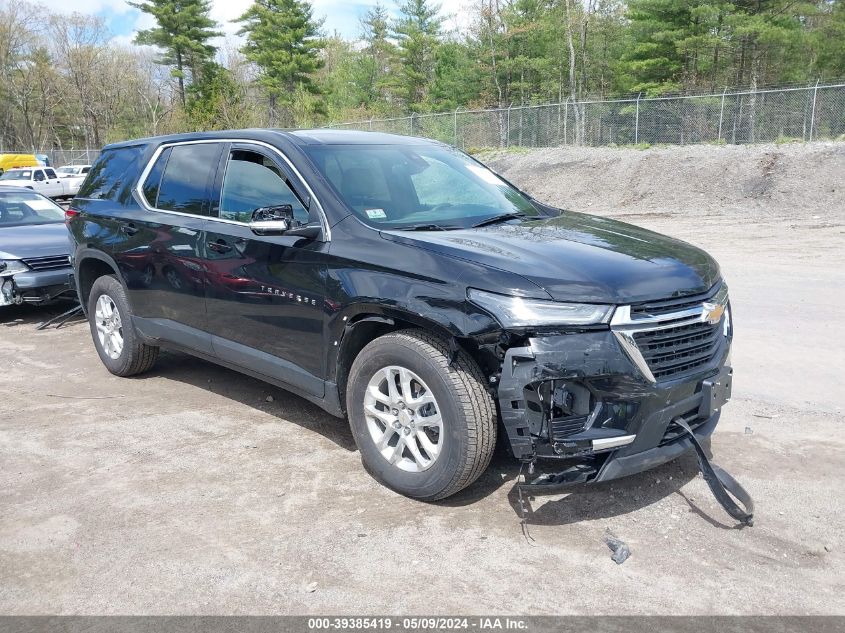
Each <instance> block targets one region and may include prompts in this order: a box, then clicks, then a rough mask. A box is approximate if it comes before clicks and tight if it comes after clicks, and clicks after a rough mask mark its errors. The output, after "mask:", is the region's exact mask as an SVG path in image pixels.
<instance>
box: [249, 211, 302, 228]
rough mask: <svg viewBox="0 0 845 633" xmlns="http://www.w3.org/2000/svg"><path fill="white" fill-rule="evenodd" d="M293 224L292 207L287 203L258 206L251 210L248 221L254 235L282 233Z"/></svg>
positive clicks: (293, 225) (294, 223)
mask: <svg viewBox="0 0 845 633" xmlns="http://www.w3.org/2000/svg"><path fill="white" fill-rule="evenodd" d="M295 226H296V220H294V217H293V207H292V206H291V205H289V204H280V205H277V206H272V207H260V208H258V209H256V210H255V211H253V212H252V219H251V220H250V223H249V228H250V229H252V232H253V233H255V234H256V235H282V234H284V233H287V232H288V231H289V230H290V229H291V228H293V227H295Z"/></svg>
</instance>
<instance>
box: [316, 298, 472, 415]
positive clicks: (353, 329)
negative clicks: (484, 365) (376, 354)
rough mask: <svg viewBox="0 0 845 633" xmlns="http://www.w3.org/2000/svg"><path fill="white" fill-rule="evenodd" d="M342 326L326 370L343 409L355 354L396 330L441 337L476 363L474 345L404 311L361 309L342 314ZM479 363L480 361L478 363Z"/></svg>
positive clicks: (449, 330)
mask: <svg viewBox="0 0 845 633" xmlns="http://www.w3.org/2000/svg"><path fill="white" fill-rule="evenodd" d="M344 319H345V321H344V327H343V330H342V331H341V333H340V335H339V339H338V338H335V341H336V343H335V342H334V341H333V342H332V343H331V345H330V349H332V350H335V349H336V350H337V352H336V353H335V355H334V357H333V358H331V359H330V360H329V362H330V365H329V370H330V372H332V376H331V377H332V378H333V382H334V383H335V384H336V385H337V391H338V397H339V401H340V403H341V406H342V407H343V408H344V411H345V408H346V386H347V382H348V379H349V371H350V369H351V368H352V363H353V362H355V358H357V356H358V354H359V353H360V352H361V350H362V349H364V347H366V346H367V345H368V344H369V343H371V342H372V341H374V340H375V339H377V338H379V337H380V336H384V335H385V334H389V333H390V332H398V331H400V330H408V329H418V330H423V331H425V332H428V333H429V334H432V335H434V336H437V337H438V338H440V339H442V340H443V341H444V342H445V343H446V344H447V345H448V346H449V348H450V349H451V350H454V352H455V353H457V352H458V351H459V350H463V351H464V352H466V353H467V354H468V355H469V356H470V357H471V358H472V359H473V360H474V361H475V362H476V363H479V358H478V348H477V347H476V346H475V345H473V344H471V341H470V340H469V339H467V338H464V337H461V336H460V335H459V334H458V333H457V332H456V331H454V330H452V329H450V328H449V327H447V326H446V325H444V324H443V323H441V322H438V321H436V320H434V319H429V318H426V317H424V316H422V315H419V314H414V313H410V312H405V311H403V310H400V309H383V308H379V309H371V310H367V309H364V310H362V311H360V312H358V313H356V314H354V315H351V316H349V315H347V317H344ZM479 366H481V364H480V363H479Z"/></svg>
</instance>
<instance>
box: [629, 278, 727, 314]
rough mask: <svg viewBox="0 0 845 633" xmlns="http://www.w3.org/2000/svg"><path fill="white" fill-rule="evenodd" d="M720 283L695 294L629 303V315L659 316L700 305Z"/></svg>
mask: <svg viewBox="0 0 845 633" xmlns="http://www.w3.org/2000/svg"><path fill="white" fill-rule="evenodd" d="M721 287H722V284H716V285H715V286H713V287H712V288H711V289H710V290H708V291H707V292H702V293H700V294H697V295H687V296H686V297H677V298H674V299H662V300H660V301H647V302H644V303H635V304H633V305H631V316H632V317H634V318H640V317H649V316H659V315H662V314H671V313H672V312H680V311H681V310H687V309H689V308H695V307H698V306H700V305H701V304H702V303H704V302H705V301H709V300H710V299H712V298H713V297H714V296H715V295H716V293H718V292H719V289H720V288H721Z"/></svg>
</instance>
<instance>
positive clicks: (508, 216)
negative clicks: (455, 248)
mask: <svg viewBox="0 0 845 633" xmlns="http://www.w3.org/2000/svg"><path fill="white" fill-rule="evenodd" d="M526 217H528V216H527V215H526V214H525V213H523V212H522V211H519V212H516V213H502V214H501V215H494V216H493V217H492V218H487V219H486V220H481V222H479V223H478V224H473V225H472V228H474V229H477V228H479V227H482V226H489V225H490V224H498V223H499V222H507V221H508V220H516V219H520V218H526Z"/></svg>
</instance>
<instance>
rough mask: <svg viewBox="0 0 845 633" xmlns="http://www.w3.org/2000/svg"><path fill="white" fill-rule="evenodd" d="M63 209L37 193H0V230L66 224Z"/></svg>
mask: <svg viewBox="0 0 845 633" xmlns="http://www.w3.org/2000/svg"><path fill="white" fill-rule="evenodd" d="M64 219H65V212H64V211H63V210H62V208H61V207H60V206H59V205H57V204H55V203H53V202H51V201H50V200H48V199H47V198H45V197H44V196H42V195H39V194H37V193H29V192H21V193H0V229H2V228H3V227H5V226H22V225H27V224H52V223H55V222H64Z"/></svg>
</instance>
